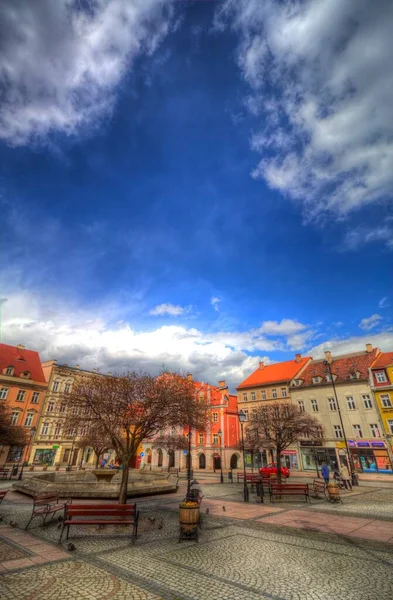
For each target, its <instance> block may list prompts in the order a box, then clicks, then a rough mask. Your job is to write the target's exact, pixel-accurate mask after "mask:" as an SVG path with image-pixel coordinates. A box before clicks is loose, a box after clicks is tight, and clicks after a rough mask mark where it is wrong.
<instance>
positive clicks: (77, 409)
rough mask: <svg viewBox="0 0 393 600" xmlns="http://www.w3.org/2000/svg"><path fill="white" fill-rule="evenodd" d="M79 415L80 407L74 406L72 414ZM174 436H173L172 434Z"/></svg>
mask: <svg viewBox="0 0 393 600" xmlns="http://www.w3.org/2000/svg"><path fill="white" fill-rule="evenodd" d="M78 413H79V406H73V407H72V414H73V415H77V414H78ZM171 435H173V434H171Z"/></svg>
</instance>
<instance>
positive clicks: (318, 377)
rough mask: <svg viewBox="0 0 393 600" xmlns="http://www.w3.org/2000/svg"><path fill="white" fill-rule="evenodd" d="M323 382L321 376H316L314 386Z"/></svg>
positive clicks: (313, 380) (313, 379)
mask: <svg viewBox="0 0 393 600" xmlns="http://www.w3.org/2000/svg"><path fill="white" fill-rule="evenodd" d="M321 381H322V377H320V376H319V375H314V376H313V378H312V382H313V383H314V384H316V383H321Z"/></svg>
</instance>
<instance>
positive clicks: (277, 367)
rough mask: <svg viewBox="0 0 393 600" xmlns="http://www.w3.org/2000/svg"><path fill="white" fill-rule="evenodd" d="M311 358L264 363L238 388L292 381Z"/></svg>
mask: <svg viewBox="0 0 393 600" xmlns="http://www.w3.org/2000/svg"><path fill="white" fill-rule="evenodd" d="M310 359H311V356H306V357H305V358H300V359H299V360H296V359H293V360H287V361H286V362H280V363H273V364H271V365H264V366H263V367H262V368H261V367H259V368H258V369H257V370H256V371H254V373H251V375H249V376H248V377H247V379H245V380H244V381H242V383H241V384H240V385H238V386H237V388H236V389H238V390H241V389H243V388H249V387H255V386H259V385H268V384H271V383H280V382H284V381H291V379H293V378H294V377H296V375H297V374H298V373H299V371H300V370H301V369H302V368H303V367H304V366H305V365H306V364H307V362H308V361H309V360H310Z"/></svg>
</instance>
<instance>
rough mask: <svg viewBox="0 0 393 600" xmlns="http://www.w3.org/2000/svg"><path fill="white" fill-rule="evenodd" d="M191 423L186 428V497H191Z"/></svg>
mask: <svg viewBox="0 0 393 600" xmlns="http://www.w3.org/2000/svg"><path fill="white" fill-rule="evenodd" d="M191 437H192V434H191V425H190V427H189V429H188V434H187V438H188V456H187V458H188V460H187V498H190V497H191Z"/></svg>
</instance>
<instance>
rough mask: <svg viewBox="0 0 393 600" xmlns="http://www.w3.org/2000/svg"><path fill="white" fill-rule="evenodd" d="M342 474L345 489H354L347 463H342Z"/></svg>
mask: <svg viewBox="0 0 393 600" xmlns="http://www.w3.org/2000/svg"><path fill="white" fill-rule="evenodd" d="M340 476H341V479H342V480H343V482H344V485H345V489H347V490H352V481H351V476H350V474H349V471H348V467H347V465H341V469H340Z"/></svg>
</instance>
